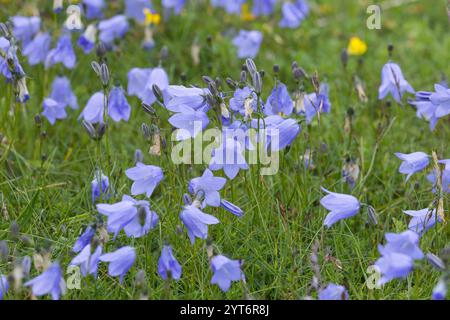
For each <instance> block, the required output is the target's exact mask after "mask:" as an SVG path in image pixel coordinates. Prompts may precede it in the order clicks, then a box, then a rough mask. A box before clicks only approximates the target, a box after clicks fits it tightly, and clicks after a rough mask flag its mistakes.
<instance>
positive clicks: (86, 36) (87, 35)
mask: <svg viewBox="0 0 450 320" xmlns="http://www.w3.org/2000/svg"><path fill="white" fill-rule="evenodd" d="M96 37H97V27H96V26H95V24H90V25H88V26H87V28H86V30H85V31H84V33H83V34H82V35H81V36H80V38H78V42H77V44H78V46H79V47H80V48H81V49H83V52H84V53H89V52H91V51H92V49H94V47H95V39H96Z"/></svg>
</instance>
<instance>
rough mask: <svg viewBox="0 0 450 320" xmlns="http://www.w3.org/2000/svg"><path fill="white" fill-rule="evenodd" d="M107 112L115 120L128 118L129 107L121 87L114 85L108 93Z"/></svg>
mask: <svg viewBox="0 0 450 320" xmlns="http://www.w3.org/2000/svg"><path fill="white" fill-rule="evenodd" d="M108 114H109V116H110V117H111V118H112V119H113V120H114V121H115V122H119V121H120V120H124V121H128V119H130V114H131V107H130V105H129V104H128V101H127V98H126V97H125V92H124V91H123V89H122V88H121V87H114V88H112V89H111V92H110V93H109V99H108Z"/></svg>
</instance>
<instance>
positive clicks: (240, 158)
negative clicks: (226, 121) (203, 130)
mask: <svg viewBox="0 0 450 320" xmlns="http://www.w3.org/2000/svg"><path fill="white" fill-rule="evenodd" d="M243 152H244V148H243V146H242V145H241V143H240V142H239V141H236V140H235V139H230V138H227V139H225V140H224V141H223V142H222V144H221V145H220V146H219V147H218V148H215V149H214V150H213V151H212V158H211V162H210V164H209V169H211V170H213V171H216V170H220V169H223V171H224V172H225V175H226V176H227V177H228V178H229V179H231V180H232V179H234V178H235V177H236V175H237V174H238V173H239V170H241V169H242V170H247V169H248V164H247V162H246V161H245V158H244V155H243Z"/></svg>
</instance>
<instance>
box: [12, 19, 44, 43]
mask: <svg viewBox="0 0 450 320" xmlns="http://www.w3.org/2000/svg"><path fill="white" fill-rule="evenodd" d="M11 22H12V25H13V31H12V32H13V35H14V37H15V38H16V39H17V40H19V41H21V42H22V45H23V47H25V46H26V45H27V44H28V43H29V42H30V41H31V39H33V37H34V35H35V34H36V33H38V32H39V29H40V28H41V18H40V17H37V16H33V17H25V16H14V17H12V18H11Z"/></svg>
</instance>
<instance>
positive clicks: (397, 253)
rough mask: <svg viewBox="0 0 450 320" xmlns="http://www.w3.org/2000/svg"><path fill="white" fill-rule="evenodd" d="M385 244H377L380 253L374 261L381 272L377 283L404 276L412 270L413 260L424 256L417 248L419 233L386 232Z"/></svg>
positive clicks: (408, 231)
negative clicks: (379, 256)
mask: <svg viewBox="0 0 450 320" xmlns="http://www.w3.org/2000/svg"><path fill="white" fill-rule="evenodd" d="M385 237H386V240H387V243H386V245H384V246H382V245H378V251H379V252H380V254H381V258H379V259H378V260H377V261H376V262H375V266H376V267H378V271H379V272H380V273H381V278H380V279H379V284H380V285H382V284H385V283H387V282H389V281H391V280H392V279H396V278H406V276H407V275H408V274H409V273H410V272H411V271H412V270H413V267H414V260H420V259H422V258H423V257H424V255H423V252H422V250H420V248H419V235H418V234H417V233H415V232H413V231H410V230H407V231H404V232H402V233H399V234H396V233H386V235H385Z"/></svg>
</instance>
